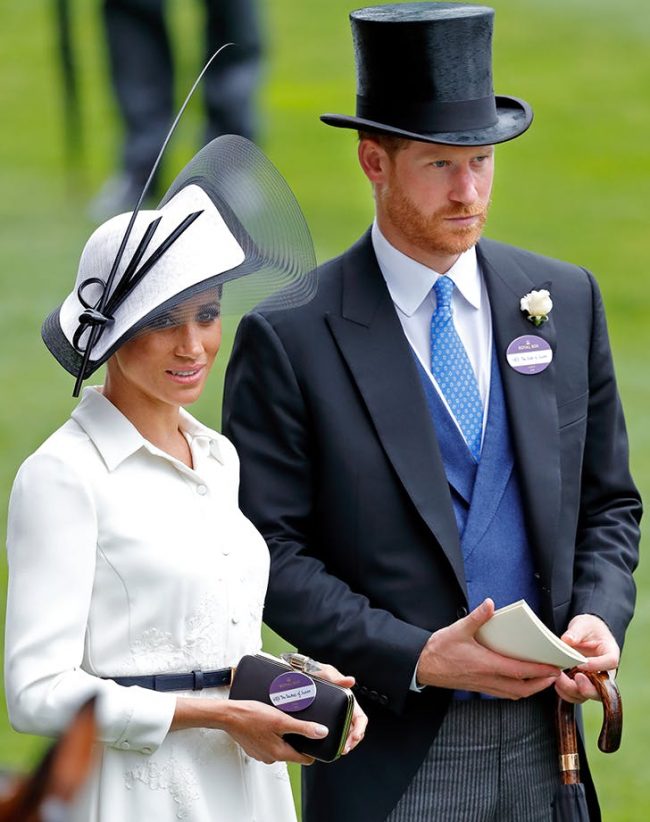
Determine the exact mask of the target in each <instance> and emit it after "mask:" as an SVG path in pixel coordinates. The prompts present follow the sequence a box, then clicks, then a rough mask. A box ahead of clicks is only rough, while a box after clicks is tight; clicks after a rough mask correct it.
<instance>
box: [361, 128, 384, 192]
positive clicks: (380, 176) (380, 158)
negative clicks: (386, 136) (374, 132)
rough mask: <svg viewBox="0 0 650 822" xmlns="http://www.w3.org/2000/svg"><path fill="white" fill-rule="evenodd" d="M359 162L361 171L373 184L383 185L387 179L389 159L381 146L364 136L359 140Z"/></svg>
mask: <svg viewBox="0 0 650 822" xmlns="http://www.w3.org/2000/svg"><path fill="white" fill-rule="evenodd" d="M358 153H359V164H360V165H361V168H362V169H363V173H364V174H365V175H366V177H367V178H368V179H369V180H370V182H371V183H373V184H374V185H383V184H384V183H386V181H387V179H388V170H389V166H390V163H391V159H390V157H389V155H388V153H387V152H386V149H384V148H383V147H382V146H380V145H379V143H376V142H375V141H374V140H371V139H367V138H364V139H363V140H361V141H360V142H359V149H358Z"/></svg>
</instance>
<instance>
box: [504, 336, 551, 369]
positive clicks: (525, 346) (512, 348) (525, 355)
mask: <svg viewBox="0 0 650 822" xmlns="http://www.w3.org/2000/svg"><path fill="white" fill-rule="evenodd" d="M506 359H507V360H508V365H509V366H510V367H511V368H514V369H515V371H518V372H519V373H520V374H539V373H540V371H544V369H546V368H548V367H549V365H550V364H551V360H552V359H553V351H552V350H551V346H550V345H549V344H548V343H547V342H546V340H544V339H542V337H536V336H535V335H534V334H526V335H525V336H523V337H517V339H515V340H513V341H512V342H511V343H510V345H509V346H508V350H507V351H506Z"/></svg>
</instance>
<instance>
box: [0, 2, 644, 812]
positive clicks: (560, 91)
mask: <svg viewBox="0 0 650 822" xmlns="http://www.w3.org/2000/svg"><path fill="white" fill-rule="evenodd" d="M51 5H53V4H43V3H41V2H37V0H21V2H20V3H3V4H2V6H3V8H2V27H1V30H0V95H1V96H0V112H1V118H2V119H1V125H0V249H1V251H0V254H1V256H0V260H1V269H0V334H1V335H2V337H1V340H2V345H0V374H1V380H2V382H1V385H2V402H1V403H0V453H1V455H2V458H1V459H0V497H1V498H2V500H3V502H2V504H1V506H0V510H1V513H0V530H3V531H4V527H5V522H6V503H5V502H4V501H5V500H6V499H7V498H8V494H9V490H10V487H11V482H12V478H13V475H14V473H15V471H16V469H17V467H18V465H19V464H20V462H21V461H22V460H23V459H24V458H25V457H26V456H27V454H28V453H30V452H31V451H32V450H33V449H34V448H35V447H36V446H37V445H38V444H39V443H40V442H41V441H42V440H43V439H44V438H45V437H46V436H47V435H48V434H49V433H50V432H51V431H52V430H53V429H54V428H55V427H56V426H57V425H59V424H60V423H61V422H62V421H63V420H64V419H65V418H66V416H67V414H68V412H69V410H70V409H71V408H72V405H73V400H72V398H71V396H70V394H71V390H72V380H71V379H70V377H69V376H67V375H66V374H64V373H63V371H62V370H61V369H60V368H59V367H58V366H57V365H56V364H55V362H54V360H53V359H52V358H51V357H50V355H49V354H48V353H47V352H46V350H45V348H44V346H43V345H42V343H41V341H40V335H39V328H40V323H41V321H42V318H43V317H44V316H45V314H46V313H47V312H48V311H49V310H50V309H51V308H53V307H54V306H55V305H56V304H57V303H58V302H59V301H60V300H61V299H62V298H63V297H64V296H65V294H66V293H67V291H68V290H69V289H70V287H71V285H72V282H73V278H74V274H75V271H76V265H77V261H78V257H79V253H80V251H81V248H82V246H83V243H84V242H85V239H86V238H87V236H88V234H89V233H90V231H91V229H92V225H91V224H90V222H89V221H88V220H87V218H86V216H85V205H86V202H87V200H88V198H89V197H90V196H91V195H92V193H93V192H94V191H95V190H96V189H97V187H98V186H99V185H100V184H101V182H102V181H103V179H104V178H105V176H106V175H108V174H109V173H110V171H111V169H112V168H113V161H114V158H115V156H116V154H117V145H118V138H119V124H118V122H117V118H116V117H115V112H114V109H113V105H112V102H111V98H110V95H109V91H108V85H107V79H106V72H105V55H104V50H103V46H102V40H101V32H100V29H99V23H98V14H99V2H91V1H90V0H86V2H84V0H76V2H75V0H73V2H72V6H73V9H74V31H75V38H76V42H77V45H78V62H79V66H78V68H79V74H80V78H81V94H82V105H83V132H84V135H83V136H84V152H83V155H82V156H81V157H80V159H79V162H78V165H77V167H76V168H75V169H73V170H67V171H66V167H65V162H64V157H65V152H64V149H63V137H62V135H63V117H62V105H61V94H60V89H59V77H58V66H57V63H56V61H55V48H54V38H53V28H52V11H51ZM169 5H170V14H171V16H172V18H173V22H174V38H175V45H176V54H177V67H178V73H177V74H178V78H177V79H178V90H179V96H180V94H181V93H183V92H184V90H185V89H187V88H188V87H189V85H190V84H191V81H192V78H193V75H194V74H195V72H196V70H197V67H198V61H199V59H200V55H199V51H200V45H199V44H200V42H201V37H200V34H199V32H200V16H199V9H200V4H199V3H191V2H188V1H187V0H185V2H181V0H171V2H170V4H169ZM262 5H263V12H264V16H265V20H266V26H267V30H268V55H267V70H266V76H265V80H264V84H263V87H262V91H261V96H260V106H261V112H262V126H263V128H262V134H261V142H262V145H263V146H264V148H265V150H266V151H267V153H268V154H269V155H270V157H271V158H272V160H273V161H274V162H275V163H276V164H277V166H278V167H279V168H280V169H281V170H282V171H283V172H284V174H285V176H286V177H287V179H288V180H289V182H290V184H291V185H292V187H293V188H294V190H295V192H296V194H297V196H298V199H299V200H300V202H301V203H302V205H303V207H304V210H305V213H306V216H307V219H308V221H309V223H310V225H311V228H312V232H313V235H314V240H315V244H316V248H317V254H318V257H319V259H320V260H323V259H325V258H327V257H328V256H330V255H332V254H334V253H336V252H338V251H339V250H342V249H343V248H344V247H346V246H347V245H348V244H349V243H351V242H352V241H353V240H354V239H355V238H356V237H357V236H358V235H359V234H360V233H361V232H362V231H363V230H364V228H365V227H366V226H367V224H368V223H369V221H370V219H371V216H372V211H371V200H370V197H369V190H368V186H367V184H366V182H365V180H364V179H363V177H362V175H361V173H360V171H359V170H358V168H357V164H356V158H355V138H354V136H353V134H352V133H351V132H346V131H338V130H334V129H329V128H327V127H325V126H324V125H322V124H321V123H319V120H318V115H319V114H320V113H322V112H324V111H333V112H342V113H351V112H352V111H353V108H354V80H353V77H354V73H353V72H354V70H353V61H352V49H351V41H350V34H349V26H348V22H347V12H348V10H349V9H350V8H351V7H354V6H353V4H352V3H351V0H326V1H321V2H318V0H270V2H268V3H266V4H264V3H262ZM493 5H494V6H495V7H496V11H497V16H496V32H495V60H494V62H495V87H496V90H497V91H498V92H500V93H504V94H508V93H510V94H514V95H516V96H521V97H524V98H525V99H527V100H529V101H530V102H531V103H532V105H533V107H534V109H535V113H536V118H535V122H534V123H533V127H532V129H531V130H530V132H529V133H528V134H526V135H525V136H523V137H522V138H520V139H519V140H516V141H514V142H512V143H509V144H506V145H504V146H502V147H499V148H498V151H497V181H496V186H495V191H494V206H493V210H492V214H491V217H490V222H489V226H488V230H487V234H488V235H489V236H492V237H494V238H497V239H502V240H505V241H508V242H512V243H515V244H517V245H521V246H524V247H528V248H530V249H533V250H535V251H538V252H542V253H545V254H549V255H552V256H557V257H562V258H565V259H568V260H571V261H574V262H577V263H580V264H582V265H585V266H587V267H589V268H591V269H592V270H593V271H594V272H595V273H596V275H597V276H598V279H599V281H600V284H601V286H602V289H603V292H604V296H605V301H606V305H607V307H608V316H609V323H610V333H611V338H612V346H613V350H614V356H615V359H616V364H617V368H618V376H619V382H620V389H621V393H622V396H623V400H624V403H625V407H626V410H627V417H628V426H629V433H630V439H631V444H632V463H633V469H634V474H635V477H636V479H637V481H638V483H639V485H640V487H641V490H642V492H645V493H646V494H647V492H648V491H649V490H650V426H649V425H648V424H647V419H646V417H647V409H648V406H649V401H650V381H649V380H648V359H649V356H650V333H649V331H648V316H649V313H650V298H649V296H648V294H649V287H648V277H647V275H646V268H647V264H648V251H647V246H648V240H649V236H648V235H649V232H648V202H649V196H648V195H649V194H650V190H649V188H650V187H649V182H648V181H649V180H650V154H649V151H648V134H650V104H649V92H650V11H649V9H648V6H647V3H646V2H644V0H618V2H617V3H616V5H614V4H612V3H611V2H606V0H495V2H494V3H493ZM386 59H387V60H390V59H391V55H390V54H388V55H386ZM200 132H201V118H200V100H199V99H197V100H196V101H194V103H193V104H192V106H191V108H190V109H189V110H188V112H187V115H186V117H185V118H184V120H183V122H182V124H181V127H180V129H179V131H178V133H177V136H176V138H175V140H174V143H173V146H172V147H171V151H170V153H169V157H168V162H167V173H168V174H171V173H172V170H173V169H178V168H180V167H181V166H182V164H184V163H185V162H186V161H187V160H188V159H189V158H190V156H191V155H192V153H193V151H194V149H195V147H196V145H197V141H198V137H199V134H200ZM233 327H234V322H232V321H230V322H228V323H227V325H226V334H225V341H224V346H223V350H222V353H221V355H220V359H219V362H218V367H217V368H216V370H215V373H214V374H213V376H212V378H211V382H210V385H209V387H208V390H207V391H206V393H205V395H204V396H203V398H202V399H201V401H200V403H199V405H198V408H197V409H195V410H196V411H197V413H198V414H199V416H201V417H202V418H203V419H204V420H205V421H206V422H207V423H208V424H210V425H215V426H218V425H219V419H220V410H219V409H220V396H221V384H222V378H223V369H224V366H225V363H226V361H227V357H228V351H229V344H230V339H231V336H232V331H233ZM533 436H535V432H534V431H531V437H533ZM5 574H6V571H5V566H4V560H2V561H1V562H0V583H1V584H0V591H1V592H2V593H1V594H0V597H2V600H4V588H5V586H4V576H5ZM637 580H638V585H639V601H638V606H637V614H636V618H635V621H634V622H633V624H632V627H631V629H630V632H629V634H628V641H627V645H626V649H625V654H624V660H623V665H622V669H621V673H620V677H619V681H620V684H621V688H622V691H623V694H624V701H625V733H624V739H623V746H622V749H621V751H620V752H619V753H617V754H615V755H613V756H609V757H605V756H604V755H602V754H600V753H599V752H597V751H596V750H595V739H596V736H597V730H598V727H599V722H600V709H599V708H598V706H596V705H592V706H589V708H588V710H587V730H588V736H589V740H590V747H591V748H592V749H593V752H592V755H591V761H592V767H593V770H594V773H595V776H596V780H597V782H598V785H599V788H600V794H601V798H602V805H603V809H604V816H605V819H606V820H619V821H620V822H628V820H643V819H646V818H647V817H648V810H647V804H648V799H649V796H648V787H647V785H648V777H647V771H648V766H647V762H646V753H647V750H648V739H649V738H650V683H649V681H648V666H647V663H646V636H647V633H648V628H649V624H650V605H649V603H648V594H649V592H650V579H649V577H648V571H647V568H646V566H645V564H642V565H641V568H640V570H639V572H638V576H637ZM2 604H3V602H0V605H2ZM2 610H4V609H2ZM275 642H276V641H275V640H274V639H273V638H271V639H270V640H269V643H270V645H271V646H273V647H275ZM42 744H43V743H42V740H39V739H35V738H32V737H24V736H20V735H18V734H15V733H14V732H13V731H12V730H11V729H10V727H9V724H8V721H7V718H6V713H5V709H4V702H3V701H1V707H0V766H6V767H9V768H23V767H27V766H29V765H30V764H31V763H32V762H33V761H34V759H35V757H36V756H37V754H38V752H39V751H40V749H41V747H42Z"/></svg>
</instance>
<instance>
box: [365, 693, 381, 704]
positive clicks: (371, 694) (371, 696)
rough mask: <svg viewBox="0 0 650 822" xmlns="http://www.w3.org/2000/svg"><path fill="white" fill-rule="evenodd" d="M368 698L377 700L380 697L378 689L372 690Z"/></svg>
mask: <svg viewBox="0 0 650 822" xmlns="http://www.w3.org/2000/svg"><path fill="white" fill-rule="evenodd" d="M368 698H369V699H372V700H374V701H375V702H376V701H377V700H378V699H379V694H378V693H377V691H370V693H369V694H368Z"/></svg>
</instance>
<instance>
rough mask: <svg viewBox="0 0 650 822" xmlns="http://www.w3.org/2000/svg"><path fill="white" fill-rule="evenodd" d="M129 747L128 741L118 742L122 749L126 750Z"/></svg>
mask: <svg viewBox="0 0 650 822" xmlns="http://www.w3.org/2000/svg"><path fill="white" fill-rule="evenodd" d="M130 747H131V746H130V745H129V743H128V742H120V748H121V749H122V750H123V751H128V750H129V748H130Z"/></svg>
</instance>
